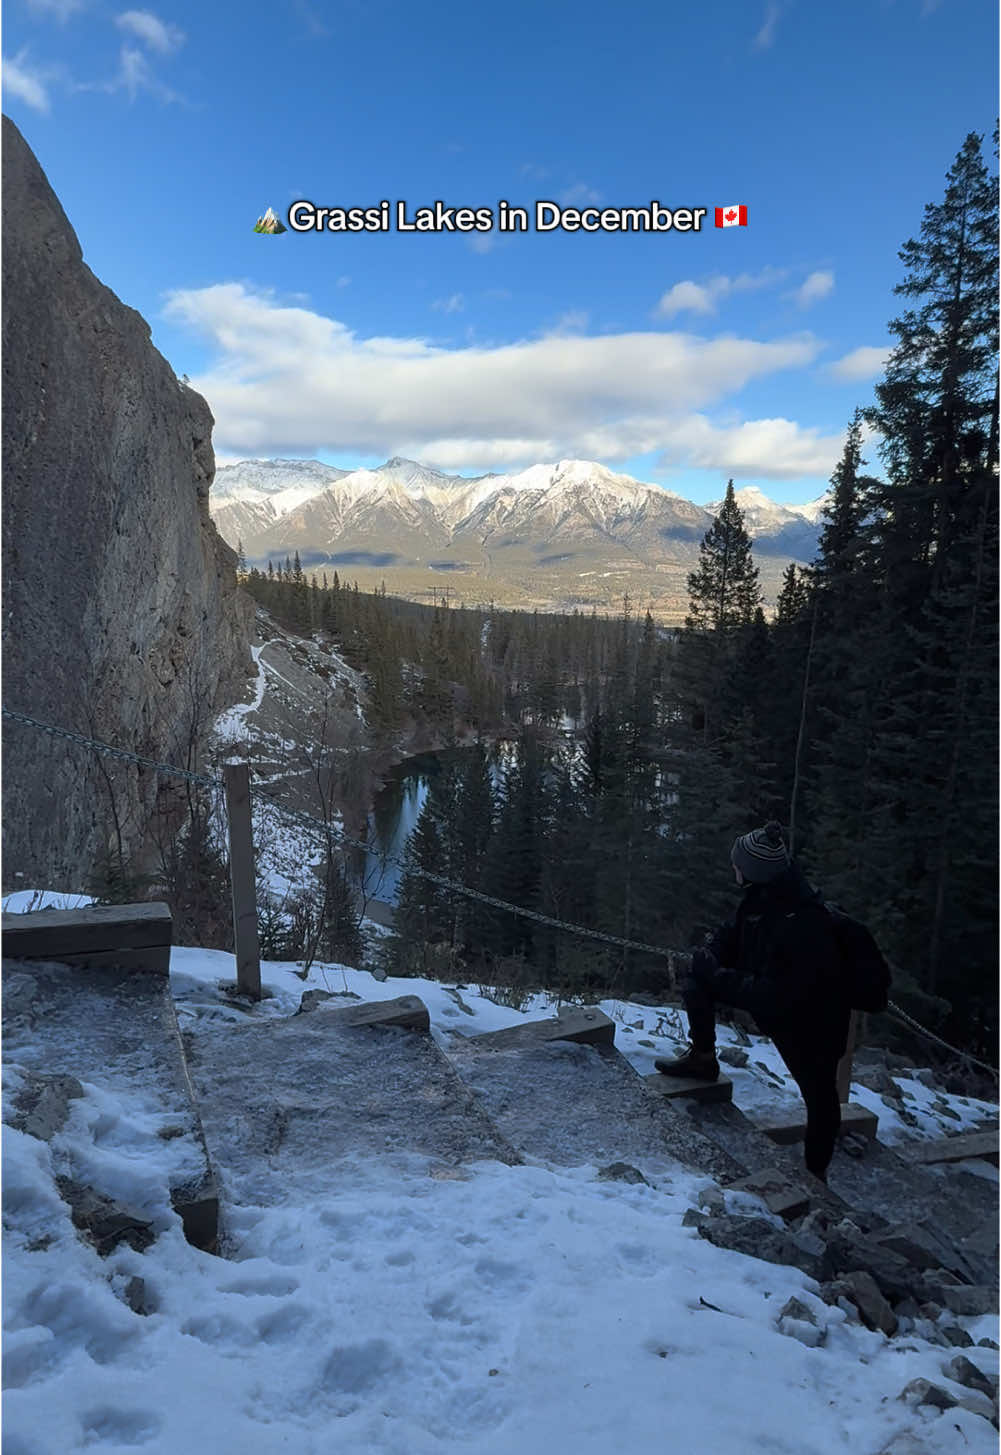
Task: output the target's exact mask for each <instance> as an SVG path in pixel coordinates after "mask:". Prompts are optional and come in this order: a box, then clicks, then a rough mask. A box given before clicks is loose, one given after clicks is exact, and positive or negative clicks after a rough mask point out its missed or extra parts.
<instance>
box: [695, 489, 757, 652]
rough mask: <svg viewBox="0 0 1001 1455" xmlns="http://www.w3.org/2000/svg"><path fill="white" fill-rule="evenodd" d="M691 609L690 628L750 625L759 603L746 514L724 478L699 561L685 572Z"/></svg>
mask: <svg viewBox="0 0 1001 1455" xmlns="http://www.w3.org/2000/svg"><path fill="white" fill-rule="evenodd" d="M688 596H689V614H688V617H687V618H686V622H685V625H686V626H687V627H688V628H689V630H693V631H703V632H705V631H713V632H728V631H731V630H733V629H734V628H735V627H739V626H749V625H750V623H751V620H752V618H753V616H754V611H755V608H756V607H758V606H760V605H761V587H760V585H759V584H758V570H757V567H756V566H755V564H754V559H753V557H752V555H751V541H750V538H749V536H748V534H747V531H746V530H745V529H744V517H743V513H742V512H741V509H740V506H739V505H738V504H737V500H736V497H735V495H734V491H733V481H732V480H728V481H727V485H726V496H725V497H724V500H723V504H722V505H721V506H720V510H719V514H718V515H717V516H716V517H715V518H714V519H713V523H712V525H711V526H710V527H709V529H708V531H707V532H706V534H705V536H704V537H703V540H702V544H701V546H700V547H699V564H698V567H697V568H696V570H694V571H692V572H691V574H690V575H689V577H688Z"/></svg>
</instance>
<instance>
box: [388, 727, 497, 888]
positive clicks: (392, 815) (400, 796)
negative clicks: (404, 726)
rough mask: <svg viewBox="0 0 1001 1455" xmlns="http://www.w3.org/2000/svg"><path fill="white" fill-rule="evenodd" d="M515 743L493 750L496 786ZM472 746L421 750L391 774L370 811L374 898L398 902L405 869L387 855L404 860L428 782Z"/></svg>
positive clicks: (397, 765)
mask: <svg viewBox="0 0 1001 1455" xmlns="http://www.w3.org/2000/svg"><path fill="white" fill-rule="evenodd" d="M511 748H512V745H511V744H508V743H498V744H495V745H494V746H493V747H491V748H490V749H489V750H488V752H489V761H490V772H491V775H492V777H493V780H494V786H495V787H496V785H497V784H498V783H499V782H500V779H501V776H502V769H503V762H504V758H505V757H506V756H507V755H508V754H509V753H510V751H511ZM473 751H474V750H473V749H472V748H446V749H443V750H442V751H441V752H437V753H420V754H419V755H418V756H417V757H414V758H405V759H404V760H403V762H402V763H397V764H396V765H395V766H394V767H393V768H392V769H391V770H390V773H389V777H388V778H387V779H386V782H385V784H384V786H383V787H382V788H381V789H380V790H379V792H378V793H377V794H376V796H375V800H374V802H373V804H372V812H371V813H370V814H369V818H368V824H369V836H370V839H371V840H373V841H374V843H375V844H376V846H377V847H376V848H375V850H369V852H368V853H367V854H366V856H365V887H366V891H367V893H368V895H369V897H370V898H372V899H378V900H381V901H382V903H384V904H395V903H396V897H397V894H398V892H399V887H400V879H401V878H402V875H403V870H402V869H401V868H400V867H399V866H398V864H390V863H386V862H385V861H384V859H383V856H384V855H386V856H388V857H389V858H392V859H397V860H398V859H402V858H403V854H404V850H405V849H406V847H407V840H408V839H409V837H410V835H411V834H412V833H413V831H414V829H415V828H416V826H417V820H418V818H419V817H420V813H421V809H422V808H423V807H424V800H425V799H426V798H427V796H428V785H429V784H430V782H431V780H432V779H433V778H434V777H435V775H436V774H438V773H440V772H441V769H442V767H443V765H444V764H445V763H447V762H462V760H463V758H464V757H465V756H466V755H467V754H468V753H471V752H473Z"/></svg>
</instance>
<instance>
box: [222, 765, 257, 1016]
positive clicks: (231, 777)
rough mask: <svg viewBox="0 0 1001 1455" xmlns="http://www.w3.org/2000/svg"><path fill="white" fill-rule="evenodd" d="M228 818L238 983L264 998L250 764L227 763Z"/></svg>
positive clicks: (254, 997) (243, 990)
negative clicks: (258, 925)
mask: <svg viewBox="0 0 1001 1455" xmlns="http://www.w3.org/2000/svg"><path fill="white" fill-rule="evenodd" d="M222 773H223V782H224V784H225V786H226V818H227V820H228V822H229V877H230V883H231V885H232V888H233V943H234V947H235V950H236V985H237V990H238V991H239V992H240V994H241V995H247V996H249V997H250V998H251V999H252V1000H260V998H261V948H260V943H259V941H258V938H257V883H256V876H255V873H254V839H253V833H252V828H251V817H250V766H249V764H247V763H225V764H224V765H223V770H222Z"/></svg>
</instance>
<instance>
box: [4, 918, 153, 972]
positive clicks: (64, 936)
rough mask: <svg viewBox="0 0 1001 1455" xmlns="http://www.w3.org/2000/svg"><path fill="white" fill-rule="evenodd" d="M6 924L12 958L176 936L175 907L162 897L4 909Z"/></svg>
mask: <svg viewBox="0 0 1001 1455" xmlns="http://www.w3.org/2000/svg"><path fill="white" fill-rule="evenodd" d="M2 929H3V952H4V954H5V955H6V956H8V957H9V958H11V959H16V960H54V961H57V962H58V961H61V960H62V959H63V957H64V956H66V955H75V956H80V955H88V954H101V953H102V952H105V951H118V950H123V949H125V950H129V949H136V950H139V949H147V948H158V947H162V946H164V945H166V946H169V945H170V944H171V942H172V940H173V937H174V926H173V921H172V919H171V916H170V910H169V908H168V907H167V905H165V904H161V903H151V904H95V905H88V906H86V907H85V908H83V909H43V910H39V911H38V912H37V913H35V914H5V915H4V916H3V922H2ZM124 963H127V961H126V962H124Z"/></svg>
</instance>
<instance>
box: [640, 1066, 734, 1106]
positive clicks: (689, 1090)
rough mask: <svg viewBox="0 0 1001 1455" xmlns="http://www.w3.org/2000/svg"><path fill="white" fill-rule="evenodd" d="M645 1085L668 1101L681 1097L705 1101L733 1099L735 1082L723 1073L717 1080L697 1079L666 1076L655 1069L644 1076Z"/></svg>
mask: <svg viewBox="0 0 1001 1455" xmlns="http://www.w3.org/2000/svg"><path fill="white" fill-rule="evenodd" d="M643 1085H644V1086H645V1087H646V1088H647V1090H648V1091H651V1092H652V1093H653V1094H654V1096H661V1097H664V1098H665V1099H666V1100H667V1101H673V1100H675V1099H676V1098H679V1097H687V1098H688V1099H689V1100H691V1101H704V1102H714V1101H732V1100H733V1082H732V1081H731V1080H730V1078H729V1076H723V1075H722V1074H721V1075H720V1076H719V1078H718V1079H717V1080H716V1081H696V1080H695V1079H694V1078H693V1077H690V1076H664V1075H662V1073H661V1072H660V1071H654V1073H653V1074H652V1075H651V1076H644V1077H643Z"/></svg>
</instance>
